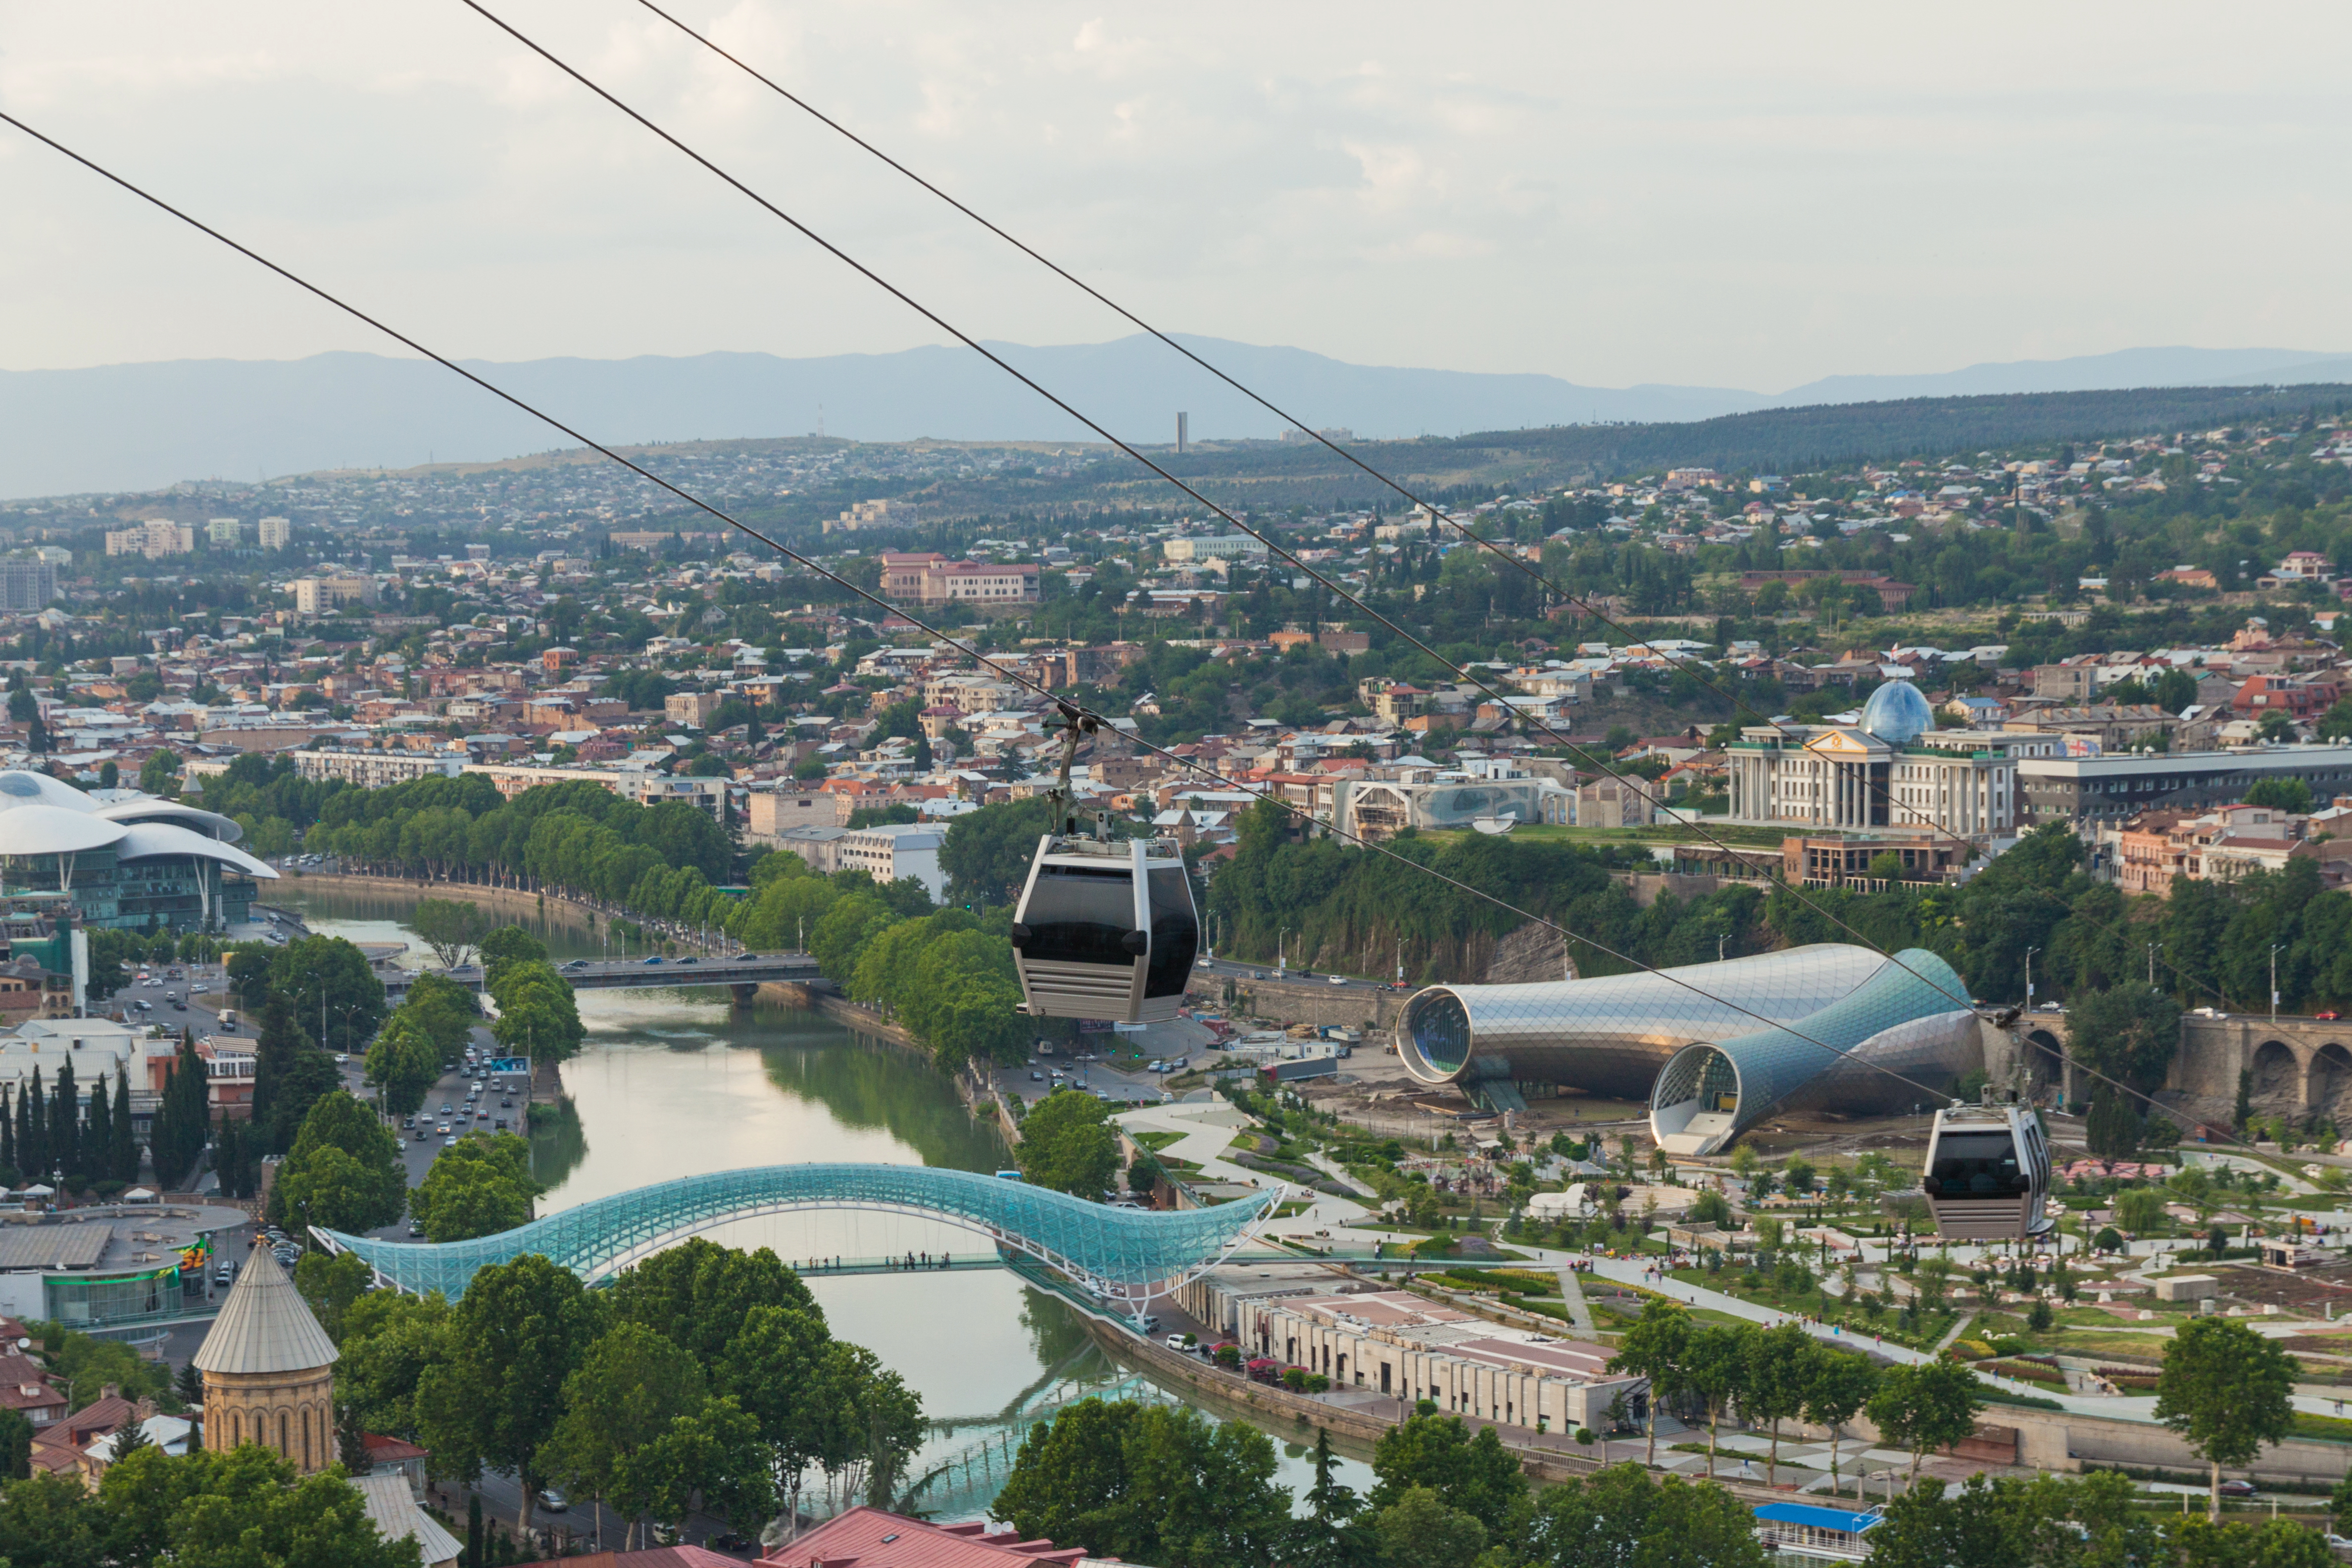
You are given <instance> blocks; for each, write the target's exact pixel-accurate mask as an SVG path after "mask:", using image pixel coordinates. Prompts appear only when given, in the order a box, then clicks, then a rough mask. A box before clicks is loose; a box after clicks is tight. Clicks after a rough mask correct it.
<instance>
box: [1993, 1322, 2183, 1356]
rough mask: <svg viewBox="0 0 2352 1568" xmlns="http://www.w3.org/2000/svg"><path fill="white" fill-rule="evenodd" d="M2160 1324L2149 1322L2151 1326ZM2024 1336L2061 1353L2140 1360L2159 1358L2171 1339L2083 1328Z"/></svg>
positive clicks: (2046, 1349)
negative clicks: (2115, 1356) (2104, 1332)
mask: <svg viewBox="0 0 2352 1568" xmlns="http://www.w3.org/2000/svg"><path fill="white" fill-rule="evenodd" d="M2159 1326H2161V1325H2158V1324H2155V1323H2151V1324H2149V1325H2148V1327H2150V1328H2157V1327H2159ZM2025 1338H2027V1339H2028V1340H2030V1341H2032V1342H2033V1344H2034V1345H2035V1346H2037V1347H2038V1348H2040V1349H2042V1350H2044V1351H2050V1352H2056V1353H2059V1354H2064V1355H2119V1356H2134V1357H2137V1359H2139V1360H2141V1361H2162V1360H2163V1359H2164V1354H2165V1352H2166V1350H2167V1349H2168V1348H2169V1347H2170V1345H2171V1343H2172V1336H2171V1335H2170V1334H2168V1333H2165V1334H2103V1333H2099V1332H2097V1331H2093V1330H2086V1329H2051V1330H2048V1331H2044V1332H2042V1333H2038V1334H2036V1333H2028V1334H2027V1335H2025Z"/></svg>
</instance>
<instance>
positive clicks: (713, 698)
mask: <svg viewBox="0 0 2352 1568" xmlns="http://www.w3.org/2000/svg"><path fill="white" fill-rule="evenodd" d="M726 700H727V697H726V694H725V693H724V692H719V691H673V692H671V693H670V694H669V695H668V696H667V697H666V698H664V699H662V717H663V718H665V719H667V720H668V721H670V722H671V723H673V724H691V725H693V726H694V727H695V728H696V729H698V730H699V729H701V728H702V721H704V720H705V719H708V718H709V717H710V716H711V715H712V714H713V713H716V712H717V711H719V704H720V703H722V702H724V701H726Z"/></svg>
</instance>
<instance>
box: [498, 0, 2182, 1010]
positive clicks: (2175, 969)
mask: <svg viewBox="0 0 2352 1568" xmlns="http://www.w3.org/2000/svg"><path fill="white" fill-rule="evenodd" d="M637 4H639V5H643V6H644V7H645V8H646V10H648V11H650V12H652V13H653V14H654V15H655V16H658V17H660V18H661V19H662V20H663V21H665V22H667V23H668V24H669V25H670V26H673V27H675V28H677V30H678V31H679V32H681V33H683V34H685V35H686V36H687V37H689V38H691V39H693V40H694V41H695V42H696V43H698V44H699V45H701V46H702V47H704V48H706V49H709V51H710V52H711V53H712V54H714V55H717V56H718V57H719V58H720V59H723V60H725V61H726V62H727V63H728V64H730V65H731V66H733V67H734V68H736V69H738V70H740V71H741V72H742V73H743V74H744V75H746V76H748V77H750V78H751V79H752V80H754V81H756V82H758V83H759V84H760V85H761V86H762V87H764V88H766V89H768V90H769V91H771V92H772V93H774V94H775V95H776V96H777V97H779V98H781V99H782V100H784V101H785V102H787V103H790V104H791V105H792V106H793V108H795V109H798V110H801V111H802V112H803V113H804V114H806V115H808V116H809V117H810V118H811V119H813V120H814V121H817V123H819V124H820V125H823V126H824V127H825V128H826V129H827V130H829V131H832V132H835V134H837V135H839V136H840V137H842V138H843V139H844V140H845V141H846V142H849V143H850V144H851V145H853V146H855V147H856V148H857V149H859V150H860V151H861V152H864V153H867V154H869V155H871V156H872V157H874V158H875V159H876V160H877V161H878V162H880V163H883V164H884V165H885V166H887V167H888V168H889V169H891V170H892V171H893V172H895V173H897V174H901V175H903V176H905V177H906V178H907V179H908V180H909V181H911V182H913V183H914V184H916V185H917V186H919V187H920V188H921V189H922V190H924V191H926V192H928V193H929V195H933V196H936V197H938V198H939V199H940V201H942V202H944V203H946V204H947V205H949V206H950V207H953V208H954V209H955V210H956V211H957V212H959V213H961V214H962V215H963V216H965V217H968V218H970V219H971V221H972V222H974V223H976V224H978V225H979V226H981V227H982V228H984V229H986V230H987V231H988V232H989V233H991V234H992V235H994V236H995V237H997V238H999V239H1001V240H1003V242H1004V243H1005V244H1007V245H1009V246H1011V247H1013V249H1015V250H1017V251H1019V252H1021V254H1022V255H1024V256H1026V257H1027V258H1030V259H1031V260H1032V261H1034V262H1036V263H1037V264H1038V265H1039V266H1040V267H1043V268H1045V269H1046V270H1047V271H1049V272H1051V273H1053V274H1054V275H1055V277H1057V278H1059V279H1062V280H1063V281H1064V282H1066V283H1067V284H1069V285H1070V286H1071V287H1072V288H1074V289H1077V290H1079V291H1080V292H1081V293H1083V294H1085V295H1087V297H1088V298H1089V299H1091V300H1095V301H1096V302H1097V304H1100V305H1102V306H1103V307H1105V308H1106V309H1108V310H1110V311H1112V312H1113V313H1114V314H1116V315H1118V317H1120V318H1121V319H1122V320H1124V321H1128V322H1129V323H1130V324H1131V325H1133V326H1135V327H1136V328H1138V329H1139V331H1142V332H1144V333H1145V334H1146V335H1148V336H1150V337H1151V338H1153V339H1156V340H1157V341H1158V342H1160V343H1161V344H1163V345H1165V346H1166V347H1168V348H1170V349H1172V350H1174V351H1175V352H1176V353H1179V354H1181V355H1182V356H1183V357H1184V358H1186V359H1188V360H1190V361H1191V362H1192V363H1193V364H1195V365H1198V366H1199V367H1200V368H1201V369H1202V370H1204V371H1206V372H1208V373H1209V374H1211V375H1213V376H1214V377H1216V378H1217V379H1218V380H1219V381H1221V382H1223V383H1224V384H1226V385H1227V386H1230V387H1232V388H1233V389H1234V391H1235V392H1238V393H1240V394H1241V395H1243V396H1244V397H1246V398H1248V399H1249V400H1250V401H1251V402H1253V403H1255V404H1256V405H1258V406H1259V407H1261V408H1263V409H1265V411H1266V412H1267V413H1269V414H1272V415H1273V416H1275V417H1276V418H1277V419H1280V420H1282V421H1283V422H1284V423H1285V424H1286V425H1288V426H1291V427H1292V428H1294V429H1296V430H1298V431H1300V432H1302V433H1304V434H1305V435H1306V436H1307V438H1308V439H1310V440H1313V441H1315V442H1317V443H1318V444H1320V445H1321V446H1323V447H1326V448H1327V449H1328V450H1329V451H1330V452H1331V453H1332V454H1333V455H1334V456H1336V457H1338V458H1341V459H1342V460H1343V461H1345V462H1347V463H1349V465H1351V466H1352V467H1354V468H1357V469H1358V470H1360V472H1362V473H1363V474H1364V475H1366V476H1367V477H1368V478H1370V479H1374V480H1376V481H1378V482H1379V483H1380V484H1381V485H1384V486H1386V487H1387V488H1388V489H1391V490H1394V491H1395V492H1396V493H1397V494H1398V495H1400V496H1402V497H1403V498H1404V499H1405V500H1409V501H1411V502H1412V503H1413V504H1414V505H1415V506H1418V507H1420V508H1422V509H1423V510H1425V511H1427V512H1428V513H1429V514H1430V515H1431V516H1432V517H1433V518H1435V519H1436V520H1438V521H1442V522H1444V524H1446V525H1447V526H1448V527H1450V528H1452V529H1454V531H1456V532H1458V533H1460V534H1461V535H1462V536H1463V538H1464V539H1465V540H1467V541H1469V542H1473V543H1475V544H1477V545H1478V546H1480V547H1481V548H1482V549H1484V550H1486V552H1488V553H1490V554H1492V555H1493V556H1495V557H1496V559H1497V560H1501V561H1506V562H1508V563H1510V564H1511V565H1512V566H1513V567H1515V568H1517V570H1518V571H1519V572H1521V573H1522V574H1525V575H1527V576H1528V577H1529V578H1530V579H1532V580H1533V581H1534V582H1536V583H1537V584H1539V585H1541V586H1542V587H1543V588H1544V589H1545V590H1546V591H1548V592H1549V593H1551V594H1553V595H1557V596H1558V597H1559V599H1560V600H1561V601H1562V602H1563V603H1565V604H1570V605H1575V606H1576V607H1577V608H1578V609H1579V610H1580V611H1582V612H1583V613H1584V614H1585V615H1587V616H1591V617H1592V618H1593V619H1594V620H1596V621H1598V622H1600V623H1601V625H1602V626H1607V627H1609V628H1610V629H1611V630H1612V631H1615V632H1618V633H1621V634H1622V635H1623V636H1624V637H1626V638H1627V639H1628V640H1629V641H1631V642H1641V641H1644V640H1646V639H1644V638H1642V637H1638V636H1637V635H1636V634H1635V632H1634V631H1633V628H1632V627H1630V626H1626V625H1624V624H1623V623H1622V622H1621V621H1618V620H1616V619H1614V618H1613V617H1612V616H1610V615H1609V614H1608V613H1607V612H1606V611H1604V610H1602V609H1601V608H1599V607H1598V606H1596V605H1593V604H1592V603H1591V601H1590V600H1588V599H1585V598H1582V597H1580V596H1579V595H1576V594H1574V593H1571V592H1570V590H1568V589H1567V588H1565V587H1563V586H1561V585H1560V584H1558V583H1556V582H1554V581H1552V580H1551V579H1550V578H1549V577H1547V576H1545V575H1544V574H1543V572H1542V570H1541V568H1540V566H1539V565H1536V564H1531V563H1529V562H1528V559H1527V558H1526V557H1525V556H1523V555H1519V554H1517V553H1516V552H1512V551H1508V550H1506V549H1504V548H1503V547H1502V546H1501V545H1500V544H1498V543H1496V542H1495V541H1493V540H1490V539H1487V538H1486V537H1485V536H1484V535H1482V534H1480V533H1479V532H1478V531H1476V530H1475V528H1474V527H1473V526H1472V525H1470V524H1468V523H1465V522H1464V521H1461V520H1460V519H1459V518H1457V517H1455V516H1454V514H1453V512H1451V511H1450V510H1447V509H1446V508H1444V507H1443V506H1441V505H1439V504H1438V503H1437V502H1435V501H1433V500H1426V499H1424V498H1423V496H1421V495H1420V494H1419V493H1418V492H1416V491H1415V490H1413V489H1412V488H1410V487H1409V486H1407V485H1405V484H1404V483H1402V482H1401V481H1400V480H1398V479H1394V478H1391V476H1390V475H1388V474H1386V473H1383V472H1382V471H1381V470H1380V469H1378V468H1374V467H1373V466H1372V465H1371V464H1370V463H1367V462H1366V461H1364V460H1363V459H1362V458H1360V457H1358V456H1357V455H1356V454H1355V453H1353V452H1351V451H1349V449H1348V448H1347V447H1342V446H1340V445H1339V443H1338V442H1336V441H1334V440H1333V439H1331V437H1328V436H1326V435H1324V434H1323V433H1322V432H1321V431H1320V430H1318V429H1317V428H1316V427H1315V426H1311V425H1309V424H1307V422H1306V421H1304V420H1302V419H1300V418H1298V417H1297V416H1296V415H1293V414H1291V413H1290V412H1289V411H1288V410H1287V409H1285V408H1283V407H1282V406H1281V405H1278V404H1276V403H1275V402H1274V401H1273V400H1272V399H1270V398H1268V397H1266V396H1265V395H1263V394H1261V393H1259V392H1257V391H1256V390H1255V388H1253V387H1251V386H1249V385H1248V384H1245V383H1244V382H1242V381H1241V380H1239V379H1238V378H1236V377H1235V376H1234V375H1233V374H1230V373H1228V372H1227V371H1225V370H1223V369H1221V368H1220V367H1219V366H1217V365H1215V364H1213V363H1210V362H1209V361H1208V360H1206V359H1204V358H1202V356H1201V354H1199V353H1197V352H1195V351H1194V350H1192V349H1191V348H1188V347H1186V346H1185V345H1184V344H1183V343H1181V342H1177V341H1176V339H1174V338H1172V337H1171V336H1170V335H1169V334H1168V333H1166V332H1164V331H1160V328H1158V327H1156V326H1154V325H1153V324H1152V323H1151V322H1150V321H1145V320H1144V319H1143V318H1142V317H1141V316H1139V315H1137V314H1136V313H1135V312H1134V311H1133V310H1129V308H1128V307H1127V306H1125V305H1122V304H1120V303H1119V302H1118V300H1114V299H1112V298H1111V297H1110V296H1109V295H1108V294H1105V293H1104V292H1103V291H1102V290H1101V289H1097V288H1096V287H1095V286H1094V285H1093V284H1091V283H1088V282H1087V281H1086V280H1085V279H1082V278H1080V277H1078V276H1076V274H1075V273H1073V272H1071V271H1070V270H1069V269H1068V268H1065V267H1063V266H1061V265H1060V264H1059V263H1057V262H1055V260H1053V259H1052V258H1050V257H1047V256H1045V255H1044V254H1043V253H1041V252H1040V251H1038V250H1037V249H1036V248H1035V247H1033V246H1031V245H1028V244H1027V243H1025V242H1024V241H1023V240H1021V239H1019V238H1018V237H1015V236H1013V235H1012V234H1010V233H1008V232H1006V231H1005V230H1004V229H1003V228H1002V227H1000V226H998V225H996V224H995V223H992V222H991V221H990V220H989V219H988V218H986V217H984V216H982V215H981V214H980V213H978V212H976V211H974V210H973V209H972V208H971V206H969V205H966V204H965V203H963V202H961V201H960V200H958V199H957V198H956V197H954V196H952V195H949V194H948V193H947V192H946V191H944V190H942V189H940V187H939V186H938V185H936V184H932V183H931V182H930V181H929V180H927V179H925V178H924V177H923V176H922V175H920V174H917V173H916V172H915V171H914V170H913V169H911V168H908V166H907V165H906V164H904V163H900V162H899V161H898V159H896V158H894V157H892V156H891V155H890V154H889V153H885V152H884V151H882V149H881V148H879V147H877V146H876V145H874V143H872V142H868V141H866V139H865V138H864V137H862V136H860V135H858V134H857V133H856V132H854V131H852V130H850V129H849V128H848V127H847V126H845V125H844V124H842V123H841V122H840V121H837V120H835V119H834V118H833V117H832V116H830V115H828V114H826V113H825V112H824V110H820V109H818V108H817V107H816V106H815V105H814V104H813V103H811V102H809V101H808V100H806V99H804V98H803V97H801V96H800V95H799V94H797V93H795V92H793V91H792V90H791V89H788V88H786V87H784V86H783V85H782V84H781V83H779V82H777V81H776V80H774V79H772V78H771V77H769V76H768V75H766V74H765V73H764V72H762V71H761V70H759V69H758V68H755V67H753V66H752V65H751V63H750V62H748V61H746V60H745V59H743V58H741V57H740V56H738V55H736V54H733V53H731V52H730V51H729V50H728V49H726V48H724V47H721V46H720V45H719V43H718V42H717V41H716V40H715V39H713V38H711V37H709V35H708V34H705V33H701V32H698V31H696V30H695V29H694V28H693V27H691V26H688V25H687V24H686V23H685V22H683V21H681V20H680V19H679V18H678V17H677V16H673V15H672V14H671V13H669V12H668V11H666V10H664V9H662V7H661V6H660V5H656V4H655V0H637ZM478 8H479V7H477V9H478ZM485 14H486V15H487V13H485ZM1320 580H1321V579H1320V577H1319V575H1318V581H1320ZM1326 585H1327V586H1328V584H1326ZM1677 668H1680V669H1682V670H1683V672H1684V673H1686V674H1689V675H1691V677H1692V678H1693V679H1695V680H1696V682H1697V683H1698V684H1699V685H1700V686H1702V687H1704V688H1706V689H1707V690H1709V691H1712V692H1713V693H1715V694H1716V695H1717V697H1719V698H1722V699H1723V700H1725V701H1726V702H1727V703H1729V704H1730V705H1731V706H1732V707H1733V708H1734V709H1735V710H1738V711H1740V712H1745V713H1747V714H1748V715H1749V716H1750V717H1752V718H1754V719H1756V720H1757V721H1759V722H1761V723H1763V724H1767V725H1769V726H1770V727H1771V728H1772V730H1773V731H1775V732H1776V733H1777V734H1779V735H1780V736H1781V737H1782V738H1783V739H1793V738H1794V737H1793V736H1791V735H1790V731H1788V730H1786V729H1783V728H1782V727H1781V725H1780V721H1778V720H1777V719H1775V718H1774V717H1772V716H1771V715H1769V714H1766V713H1764V712H1762V711H1760V710H1758V709H1757V707H1756V706H1755V704H1753V703H1752V702H1750V701H1748V699H1747V698H1745V697H1743V696H1741V695H1739V693H1738V689H1737V688H1736V687H1730V686H1726V685H1724V684H1723V683H1721V682H1719V681H1717V680H1716V679H1712V677H1711V676H1708V675H1700V674H1698V673H1697V672H1696V670H1692V669H1690V668H1688V667H1687V666H1677ZM1604 771H1606V770H1604ZM1611 776H1612V777H1616V778H1620V779H1622V778H1623V777H1624V776H1625V775H1622V774H1616V773H1612V774H1611ZM1636 776H1638V775H1636ZM1863 784H1864V788H1866V789H1869V790H1872V791H1874V792H1875V793H1876V794H1877V795H1879V796H1880V797H1881V798H1882V799H1884V800H1885V803H1886V805H1887V806H1888V807H1889V809H1890V812H1905V813H1908V814H1910V815H1911V816H1914V817H1916V818H1918V819H1919V820H1920V821H1921V824H1922V826H1927V827H1930V828H1933V829H1934V830H1935V831H1937V832H1938V833H1941V834H1942V835H1944V837H1947V838H1949V839H1950V840H1952V842H1954V843H1955V844H1958V845H1961V846H1963V847H1968V848H1971V849H1972V848H1974V847H1975V845H1974V841H1973V840H1972V839H1970V838H1969V837H1968V836H1967V835H1965V834H1962V833H1960V832H1959V831H1958V830H1957V829H1955V828H1952V827H1950V826H1947V825H1945V824H1944V823H1943V822H1942V821H1941V820H1940V819H1939V818H1937V816H1935V815H1934V814H1932V813H1921V812H1920V810H1919V808H1917V807H1916V806H1911V805H1904V804H1902V803H1900V802H1898V801H1896V800H1895V795H1894V791H1893V788H1892V786H1891V785H1888V784H1879V783H1877V782H1875V781H1874V780H1873V779H1871V778H1870V777H1869V776H1868V774H1867V773H1865V774H1864V779H1863ZM1890 826H1893V825H1892V824H1890ZM1718 847H1720V846H1718ZM1846 929H1847V930H1848V931H1851V930H1852V928H1851V927H1848V928H1846ZM2100 929H2103V930H2105V931H2109V932H2110V933H2111V934H2112V933H2114V932H2116V931H2121V930H2122V927H2120V926H2113V927H2102V928H2100ZM1880 951H1882V952H1883V951H1885V950H1884V949H1881V950H1880ZM2158 963H2162V964H2163V965H2164V966H2165V967H2166V968H2167V969H2168V970H2171V971H2172V973H2174V974H2176V975H2179V977H2180V978H2181V979H2183V980H2185V981H2188V982H2189V984H2191V985H2194V986H2197V987H2200V988H2201V989H2202V990H2204V991H2205V992H2207V993H2208V994H2210V995H2211V996H2213V998H2214V999H2215V1000H2217V1001H2220V1002H2223V1003H2227V1002H2228V1001H2229V997H2228V996H2227V995H2225V994H2223V993H2222V992H2221V989H2220V988H2219V987H2218V986H2215V985H2213V984H2210V982H2208V981H2205V980H2201V979H2200V978H2198V977H2197V976H2194V975H2191V974H2189V973H2186V972H2185V971H2183V970H2181V969H2180V968H2179V966H2178V965H2176V964H2174V963H2172V962H2171V960H2169V959H2168V958H2163V957H2159V958H2158Z"/></svg>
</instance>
